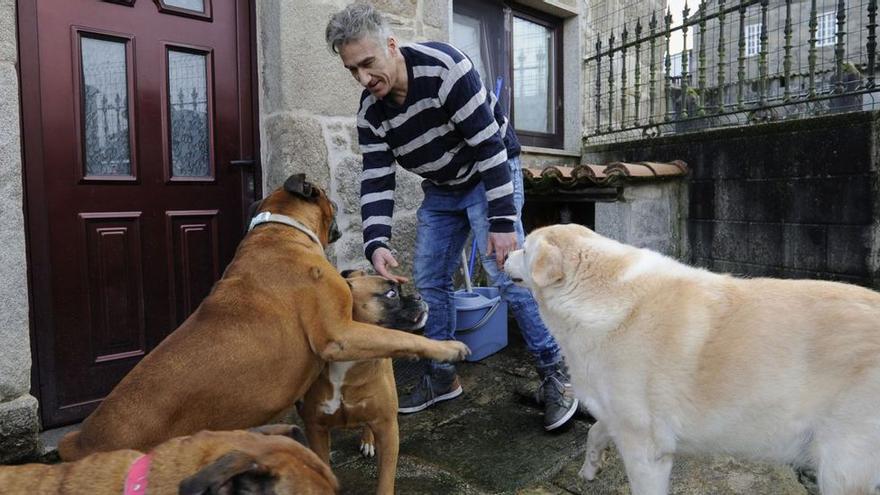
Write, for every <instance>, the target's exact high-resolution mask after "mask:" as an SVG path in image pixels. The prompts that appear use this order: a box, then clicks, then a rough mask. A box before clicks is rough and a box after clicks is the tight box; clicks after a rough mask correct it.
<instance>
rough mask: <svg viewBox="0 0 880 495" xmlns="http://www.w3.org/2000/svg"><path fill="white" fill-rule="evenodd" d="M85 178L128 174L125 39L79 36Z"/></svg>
mask: <svg viewBox="0 0 880 495" xmlns="http://www.w3.org/2000/svg"><path fill="white" fill-rule="evenodd" d="M80 49H81V63H82V87H81V97H82V102H83V105H82V108H83V116H82V121H83V128H84V134H85V135H84V148H85V149H84V153H83V154H84V158H85V159H84V161H85V176H86V177H87V178H94V177H108V176H124V177H130V176H131V175H132V167H131V142H130V133H129V111H128V105H129V99H128V87H129V86H128V63H127V58H128V57H127V53H128V50H127V40H115V39H99V38H91V37H85V36H83V37H82V38H81V39H80Z"/></svg>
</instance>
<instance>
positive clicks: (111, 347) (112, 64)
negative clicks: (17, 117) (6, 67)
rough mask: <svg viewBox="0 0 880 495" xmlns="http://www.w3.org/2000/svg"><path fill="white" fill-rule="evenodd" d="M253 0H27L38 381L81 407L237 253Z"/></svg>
mask: <svg viewBox="0 0 880 495" xmlns="http://www.w3.org/2000/svg"><path fill="white" fill-rule="evenodd" d="M251 15H252V14H251V8H250V6H249V4H248V2H247V1H245V0H164V1H162V0H130V1H128V0H115V1H109V0H108V1H101V0H63V1H61V0H20V1H19V32H20V39H21V43H20V51H21V78H22V81H21V85H22V101H23V108H22V116H23V123H24V142H25V180H26V193H27V198H26V199H27V203H26V204H27V223H28V239H29V256H30V262H31V293H32V298H31V303H32V308H33V312H32V318H33V329H34V341H35V351H36V352H35V366H36V371H37V372H36V373H35V379H36V380H35V389H36V390H35V393H36V394H37V395H38V397H39V399H40V407H41V411H42V419H43V425H44V427H51V426H56V425H61V424H65V423H70V422H74V421H78V420H80V419H82V418H83V417H85V416H86V415H87V414H88V413H89V412H91V411H92V410H93V409H94V408H95V406H97V404H98V402H99V401H100V400H101V399H102V398H103V397H104V396H105V395H106V394H107V393H108V392H109V391H110V389H111V388H112V387H113V386H114V385H115V384H116V383H117V382H118V381H119V380H120V379H121V378H122V377H123V376H124V375H125V373H126V372H128V370H130V369H131V367H132V366H134V365H135V364H136V363H137V362H138V360H140V359H141V358H142V357H143V356H144V354H145V353H146V352H148V351H149V350H150V349H152V348H153V347H155V346H156V344H158V342H159V341H160V340H161V339H162V338H164V337H165V336H166V335H168V333H169V332H171V331H172V330H173V329H174V328H176V327H177V325H178V324H179V323H180V322H182V321H183V320H184V319H185V318H186V317H187V316H188V315H189V314H190V313H191V312H192V311H193V310H194V309H195V307H196V306H198V304H199V302H200V301H201V300H202V298H203V297H204V296H205V295H206V294H207V293H208V291H209V289H210V288H211V286H212V284H213V283H214V281H215V280H216V279H217V278H218V277H219V275H220V273H221V271H222V270H223V268H224V267H225V265H226V264H227V263H228V261H229V260H230V259H231V258H232V255H233V252H234V249H235V246H236V244H237V242H238V240H239V239H240V237H241V231H242V212H243V211H244V210H245V209H246V208H244V207H243V202H244V201H247V200H250V199H251V198H249V197H248V196H250V195H251V194H250V193H249V191H250V190H251V189H252V186H251V177H252V173H253V171H252V170H250V169H243V167H242V163H249V160H248V159H250V158H252V156H253V153H254V143H253V115H252V112H253V109H252V88H251V65H250V63H251V61H250V58H251V35H250V24H251V22H250V17H251Z"/></svg>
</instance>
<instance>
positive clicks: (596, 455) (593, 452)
mask: <svg viewBox="0 0 880 495" xmlns="http://www.w3.org/2000/svg"><path fill="white" fill-rule="evenodd" d="M610 442H611V436H610V435H609V434H608V428H606V427H605V423H604V422H603V421H596V423H595V424H593V426H592V427H590V433H589V434H588V435H587V455H586V459H584V465H583V467H582V468H581V470H580V471H579V472H578V474H579V475H580V477H581V478H583V479H585V480H587V481H593V480H594V479H595V478H596V473H598V472H599V470H600V469H601V468H602V457H603V455H604V454H605V449H606V448H608V444H609V443H610Z"/></svg>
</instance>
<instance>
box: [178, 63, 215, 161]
mask: <svg viewBox="0 0 880 495" xmlns="http://www.w3.org/2000/svg"><path fill="white" fill-rule="evenodd" d="M207 69H208V56H207V54H204V53H191V52H185V51H180V50H174V49H170V50H168V99H169V101H168V114H169V116H170V124H171V125H170V126H169V130H170V134H171V137H170V143H171V176H172V178H190V177H201V178H204V177H209V176H210V175H211V166H210V147H209V137H210V133H209V132H210V129H209V127H210V126H209V119H208V116H209V115H208V108H209V104H208V103H209V101H208V72H207Z"/></svg>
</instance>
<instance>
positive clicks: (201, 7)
mask: <svg viewBox="0 0 880 495" xmlns="http://www.w3.org/2000/svg"><path fill="white" fill-rule="evenodd" d="M165 5H167V6H169V7H177V8H180V9H186V10H195V11H196V12H204V11H205V0H165Z"/></svg>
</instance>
